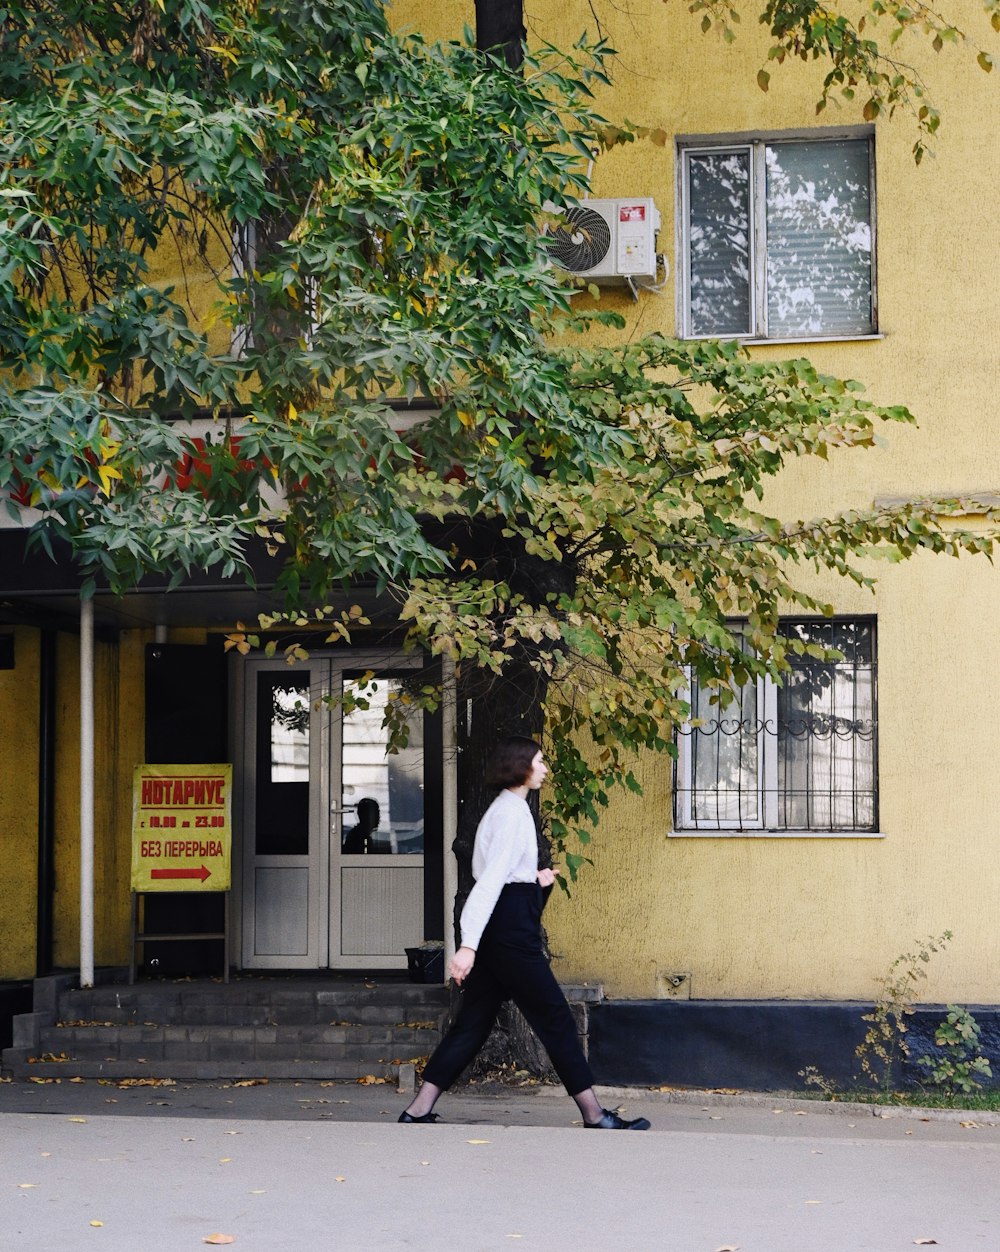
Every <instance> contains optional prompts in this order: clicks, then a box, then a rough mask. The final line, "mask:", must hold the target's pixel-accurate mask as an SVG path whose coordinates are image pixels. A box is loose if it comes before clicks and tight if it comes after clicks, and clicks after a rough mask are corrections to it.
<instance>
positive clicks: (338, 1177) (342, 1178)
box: [333, 1174, 347, 1182]
mask: <svg viewBox="0 0 1000 1252" xmlns="http://www.w3.org/2000/svg"><path fill="white" fill-rule="evenodd" d="M333 1181H334V1182H347V1179H346V1178H345V1177H344V1175H343V1174H338V1175H337V1177H336V1178H335V1179H334V1180H333Z"/></svg>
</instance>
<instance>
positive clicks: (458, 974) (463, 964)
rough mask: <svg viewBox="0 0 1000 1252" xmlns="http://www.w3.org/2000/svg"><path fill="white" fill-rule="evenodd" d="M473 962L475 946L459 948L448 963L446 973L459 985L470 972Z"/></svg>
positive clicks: (474, 961)
mask: <svg viewBox="0 0 1000 1252" xmlns="http://www.w3.org/2000/svg"><path fill="white" fill-rule="evenodd" d="M475 963H476V950H475V948H459V949H458V951H457V952H456V953H455V955H454V956H453V957H452V958H451V961H450V962H449V964H448V973H449V974H450V975H451V976H452V978H454V980H455V981H456V982H457V983H458V985H459V986H461V985H462V983H463V982H464V981H465V980H466V978H468V976H469V974H470V973H471V972H472V967H473V965H475Z"/></svg>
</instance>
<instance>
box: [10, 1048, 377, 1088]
mask: <svg viewBox="0 0 1000 1252" xmlns="http://www.w3.org/2000/svg"><path fill="white" fill-rule="evenodd" d="M4 1069H5V1071H6V1072H7V1073H8V1074H9V1075H10V1077H11V1078H13V1079H14V1080H15V1081H17V1082H69V1081H70V1080H72V1079H73V1078H97V1079H106V1080H107V1081H109V1082H124V1081H131V1082H134V1083H135V1084H137V1085H138V1084H140V1083H141V1082H142V1081H143V1080H153V1079H158V1080H161V1081H162V1080H170V1079H173V1080H174V1081H175V1082H183V1081H185V1080H189V1079H193V1080H198V1081H213V1080H215V1079H220V1080H227V1079H232V1080H239V1079H246V1080H252V1079H272V1078H273V1079H275V1080H278V1079H302V1080H308V1081H311V1082H357V1081H364V1080H365V1079H368V1080H374V1081H375V1082H381V1083H385V1084H387V1085H392V1086H393V1087H394V1086H395V1085H396V1083H397V1082H398V1075H399V1067H398V1066H394V1065H379V1064H376V1065H372V1066H368V1067H364V1066H361V1065H359V1064H357V1063H356V1062H353V1061H339V1060H334V1059H330V1058H327V1059H323V1060H276V1059H275V1060H257V1059H256V1058H255V1059H253V1060H248V1059H246V1058H240V1059H235V1060H234V1059H228V1060H224V1059H221V1058H220V1059H213V1060H192V1059H188V1060H169V1061H167V1060H159V1061H157V1060H152V1061H149V1062H148V1063H145V1064H138V1063H137V1062H136V1061H135V1060H128V1059H110V1060H86V1061H84V1060H80V1061H73V1062H62V1063H55V1062H38V1063H34V1064H29V1063H28V1062H25V1061H21V1062H11V1063H9V1064H8V1063H7V1061H6V1054H5V1064H4ZM151 1085H152V1084H151Z"/></svg>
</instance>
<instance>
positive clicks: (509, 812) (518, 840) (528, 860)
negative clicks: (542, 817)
mask: <svg viewBox="0 0 1000 1252" xmlns="http://www.w3.org/2000/svg"><path fill="white" fill-rule="evenodd" d="M472 875H473V877H474V878H475V880H476V883H475V886H474V887H473V888H472V890H471V891H470V892H469V898H468V899H467V900H466V902H465V908H464V909H462V917H461V920H460V926H461V930H462V946H463V947H466V948H473V949H476V948H478V947H479V940H480V939H481V938H482V934H483V930H484V929H485V927H486V923H487V922H488V921H489V920H490V917H491V916H492V915H493V910H494V908H495V907H496V902H497V900H498V899H499V896H500V892H501V891H502V890H503V889H504V887H505V886H506V885H507V883H509V882H537V881H538V839H537V837H536V835H535V819H534V818H533V817H532V816H531V809H529V808H528V802H527V800H522V799H521V797H520V796H517V795H515V794H514V793H513V791H501V792H500V794H499V795H498V796H497V798H496V799H495V800H494V801H493V803H492V804H491V805H490V807H489V808H488V809H487V810H486V812H485V813H484V814H483V820H482V821H481V822H480V823H479V827H478V829H477V830H476V843H475V847H474V848H473V851H472Z"/></svg>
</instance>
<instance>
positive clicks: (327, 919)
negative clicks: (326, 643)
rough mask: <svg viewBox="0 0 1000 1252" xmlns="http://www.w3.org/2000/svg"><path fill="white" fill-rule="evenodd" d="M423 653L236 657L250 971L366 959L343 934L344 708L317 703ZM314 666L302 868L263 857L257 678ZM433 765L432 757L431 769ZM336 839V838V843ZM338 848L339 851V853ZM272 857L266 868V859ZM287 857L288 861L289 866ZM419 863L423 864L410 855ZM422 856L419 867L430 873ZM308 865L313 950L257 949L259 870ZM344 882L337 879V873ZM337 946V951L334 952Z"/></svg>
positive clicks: (338, 965) (240, 898) (238, 948)
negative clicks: (346, 946) (344, 949)
mask: <svg viewBox="0 0 1000 1252" xmlns="http://www.w3.org/2000/svg"><path fill="white" fill-rule="evenodd" d="M419 667H420V659H419V658H418V657H405V656H401V655H400V654H399V652H398V651H395V650H392V651H387V650H382V649H380V650H378V651H375V650H364V651H356V652H355V651H352V652H346V651H344V652H342V651H337V652H322V651H317V652H314V653H311V654H310V657H309V660H308V661H302V662H299V663H297V664H296V665H295V666H289V665H288V663H287V662H286V661H284V660H280V659H271V658H263V657H247V658H245V657H236V658H234V662H233V669H232V671H231V676H232V679H233V682H232V687H231V690H232V703H231V712H232V717H231V720H230V726H231V734H232V751H231V754H230V755H231V759H232V760H233V762H234V765H235V766H236V768H237V770H238V779H237V785H236V786H235V788H234V800H235V801H236V803H235V805H234V818H235V823H234V827H235V828H234V840H233V845H234V846H233V852H234V856H233V887H234V893H233V894H234V903H235V904H236V906H237V907H236V909H235V910H234V912H235V914H236V916H235V918H234V926H233V940H232V943H233V950H234V951H233V955H234V957H236V961H235V963H236V964H237V965H238V966H239V967H240V968H243V969H316V970H325V969H348V968H354V967H357V966H358V964H359V958H357V957H343V956H342V955H341V954H340V952H339V946H340V945H339V941H338V942H337V943H336V944H333V943H331V936H338V935H339V934H340V924H341V898H340V882H339V869H340V864H341V861H340V855H341V854H340V845H341V839H342V835H343V817H344V810H342V809H341V806H340V798H341V788H342V774H341V769H342V760H341V747H342V742H343V739H342V727H343V719H342V714H341V711H340V706H339V705H334V706H333V707H330V706H329V705H325V704H320V706H319V707H316V705H317V702H319V701H321V700H323V698H324V697H326V696H329V695H330V694H331V692H332V691H333V688H334V684H335V683H340V682H342V681H343V674H344V672H345V671H349V672H364V671H366V670H369V669H370V670H372V671H373V672H374V674H375V675H376V677H377V676H378V674H379V672H380V671H383V672H384V671H387V670H388V671H398V670H400V669H411V668H413V669H417V668H419ZM306 671H311V672H312V673H311V677H310V685H309V699H310V706H311V711H310V726H309V732H310V733H309V816H308V832H309V852H308V855H307V857H306V858H305V865H304V866H303V865H302V858H301V857H294V858H292V857H288V858H285V857H280V856H258V855H257V852H256V844H255V837H256V830H255V812H254V806H255V800H256V792H255V789H256V783H257V778H256V769H257V761H256V752H257V681H256V678H257V675H258V674H260V673H262V672H271V673H275V672H278V673H286V674H288V675H289V677H290V678H294V677H295V676H296V675H297V674H299V675H300V674H302V673H303V672H306ZM427 767H428V762H427V760H426V757H425V760H424V769H425V771H426V769H427ZM335 840H336V843H334V841H335ZM334 846H335V847H336V849H337V854H336V855H332V854H331V848H332V847H334ZM262 861H263V862H264V864H263V866H261V862H262ZM389 861H390V858H389V857H381V856H377V857H372V858H371V867H372V868H378V867H379V866H380V865H381V864H383V863H388V862H389ZM282 862H284V863H285V864H284V865H283V864H282ZM408 863H409V866H410V867H411V868H414V869H416V868H418V865H417V864H416V863H414V862H413V861H410V860H409V858H408ZM423 865H424V858H423V857H422V856H421V857H420V861H419V868H420V869H421V870H423ZM261 867H263V868H269V867H273V868H303V867H304V868H305V869H306V870H307V872H308V875H309V877H308V884H307V900H308V917H307V922H306V935H307V942H306V952H305V953H301V954H293V955H287V954H281V955H260V954H258V953H256V952H255V951H254V950H253V949H254V945H255V934H256V914H255V900H256V896H255V891H254V889H253V883H254V880H255V874H256V871H257V870H258V868H261ZM335 875H337V876H338V880H337V881H336V882H335V881H334V876H335ZM335 948H336V949H337V950H336V951H335V950H334V949H335ZM361 964H363V965H364V966H365V967H367V968H371V969H373V970H374V969H396V968H399V969H403V968H405V965H406V962H405V955H404V954H403V953H402V952H400V953H399V955H398V956H394V957H364V958H361Z"/></svg>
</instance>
